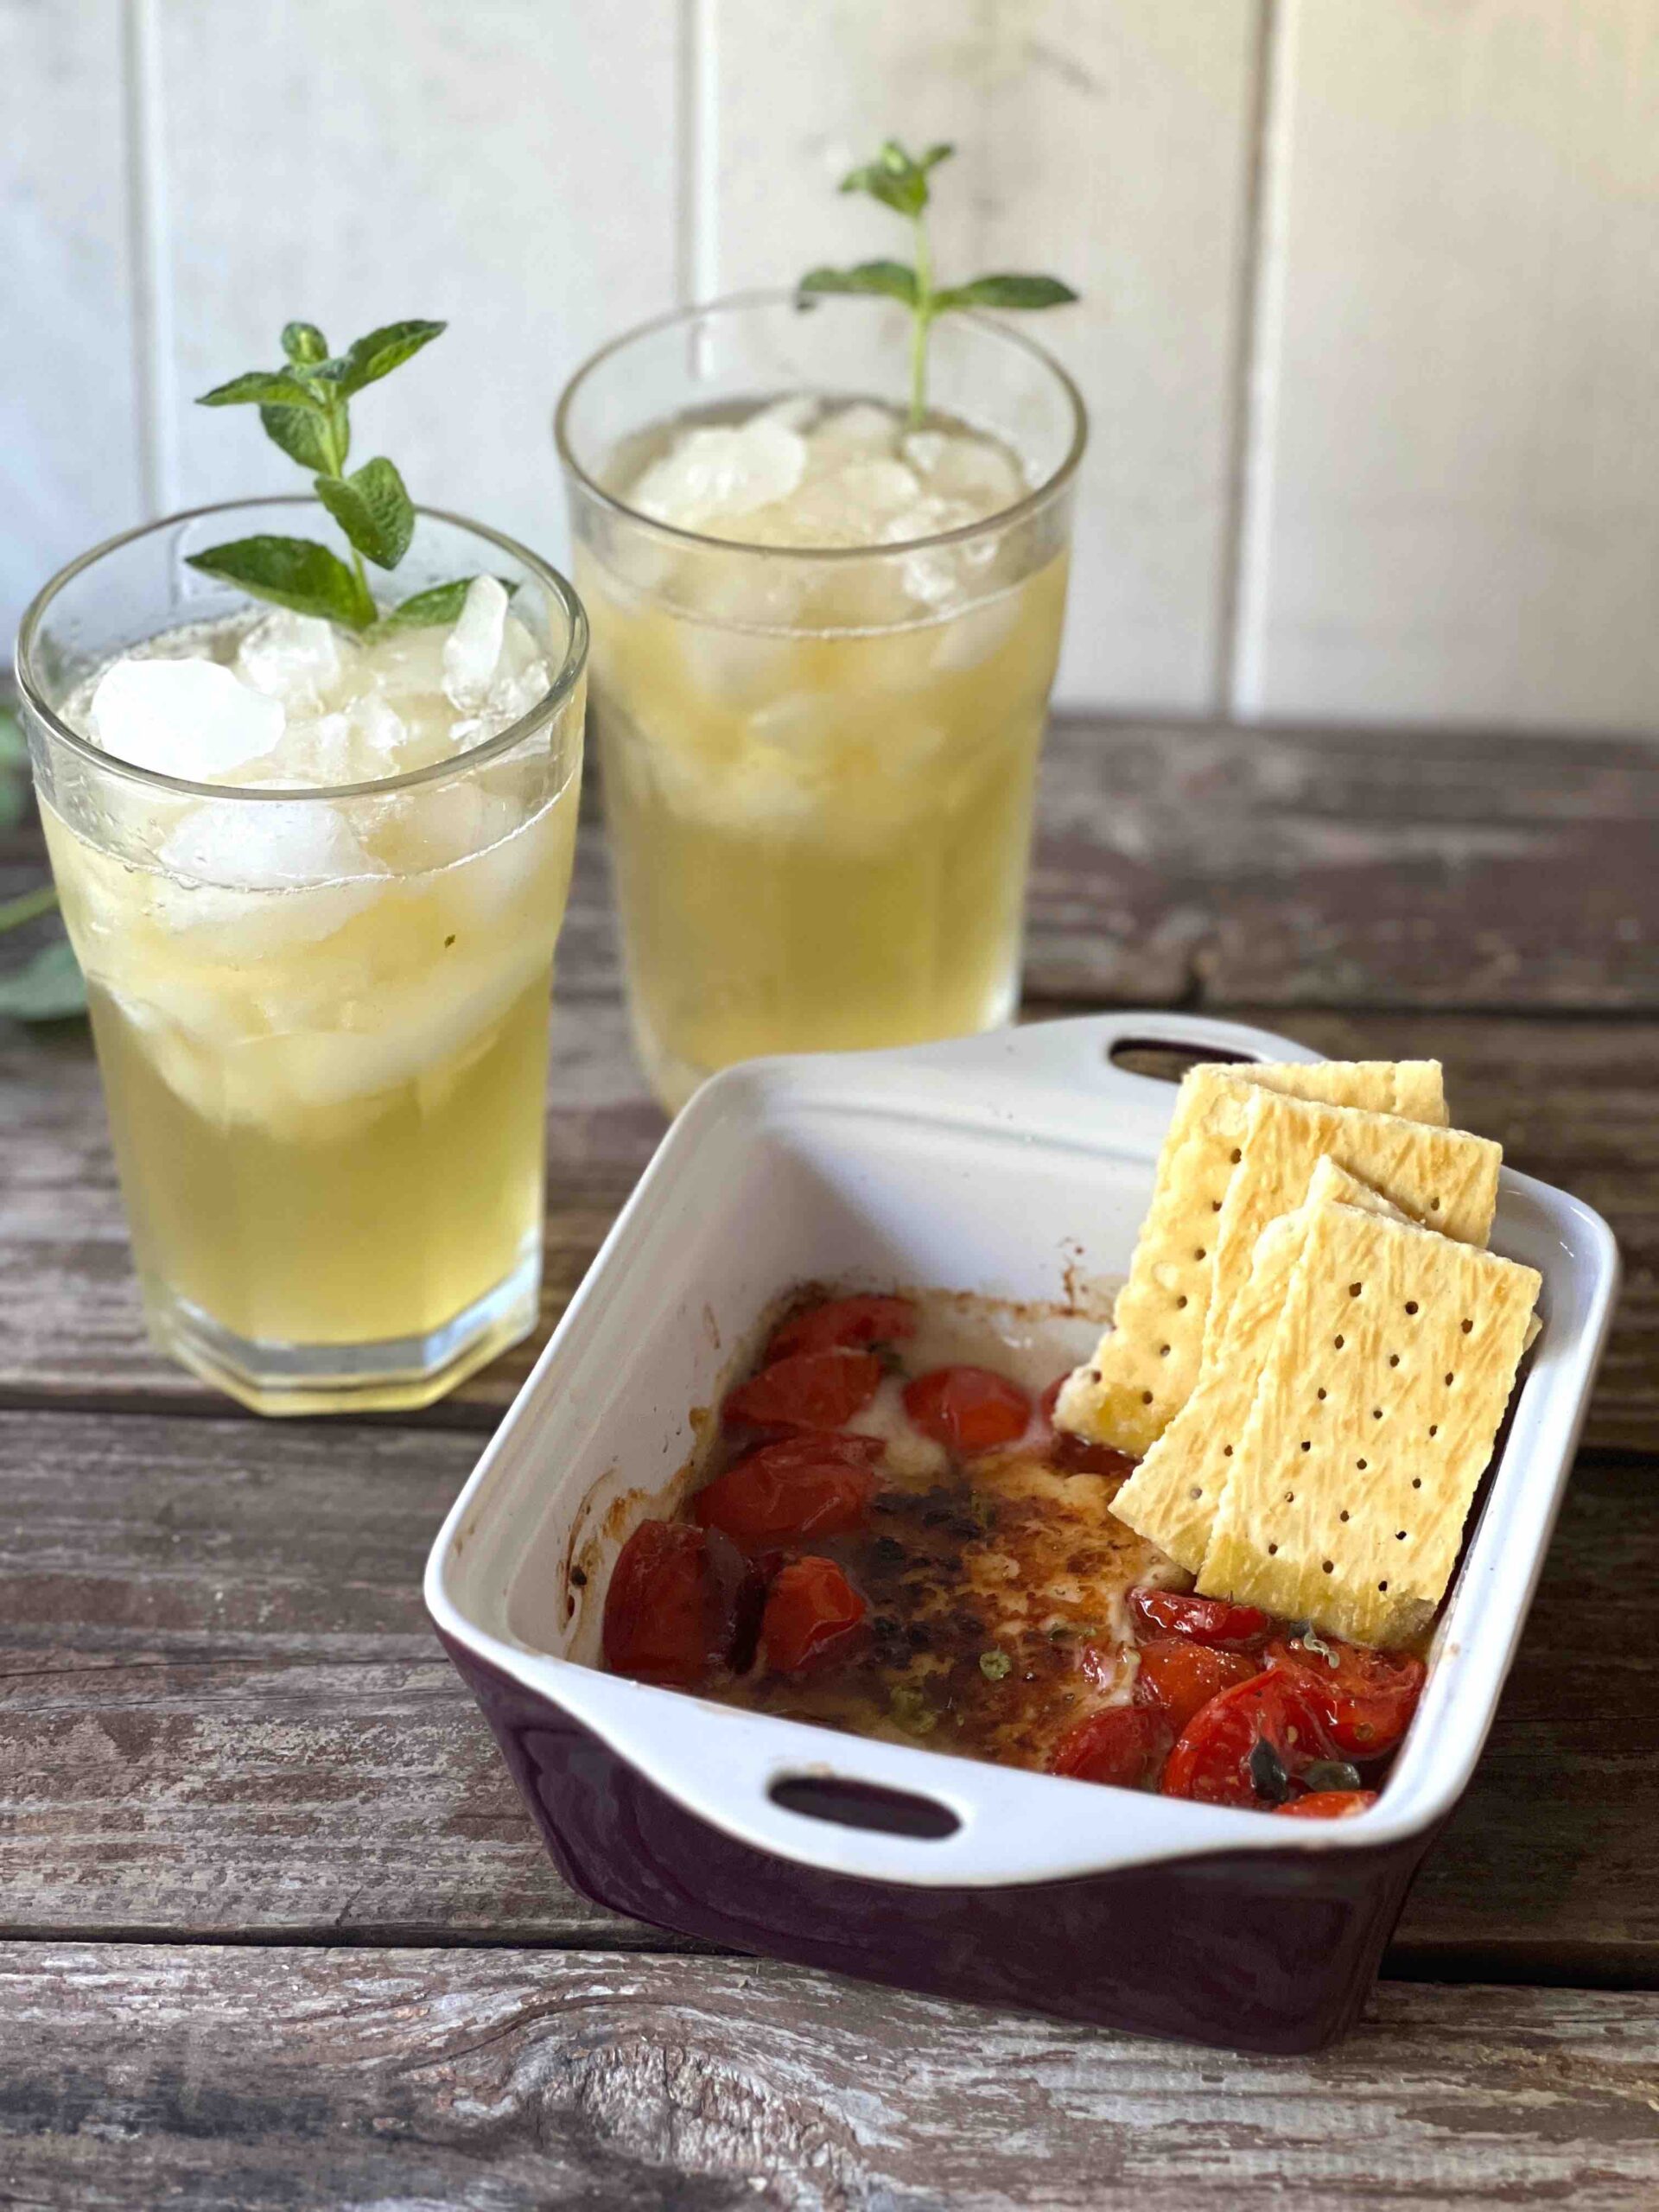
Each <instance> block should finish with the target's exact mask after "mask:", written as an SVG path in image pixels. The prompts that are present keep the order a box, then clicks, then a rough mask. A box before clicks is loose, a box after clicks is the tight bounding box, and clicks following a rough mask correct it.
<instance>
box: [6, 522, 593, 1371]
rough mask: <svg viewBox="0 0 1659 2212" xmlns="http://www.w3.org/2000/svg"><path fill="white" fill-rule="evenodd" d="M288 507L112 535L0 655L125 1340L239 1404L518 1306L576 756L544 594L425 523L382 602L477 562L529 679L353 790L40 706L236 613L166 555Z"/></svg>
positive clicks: (427, 1356)
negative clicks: (80, 1025) (125, 1306)
mask: <svg viewBox="0 0 1659 2212" xmlns="http://www.w3.org/2000/svg"><path fill="white" fill-rule="evenodd" d="M319 528H321V529H322V531H324V534H325V535H326V531H327V518H326V517H325V516H324V515H323V513H322V512H321V508H320V507H318V506H317V505H315V502H313V501H310V500H308V499H298V500H294V499H266V500H257V501H241V502H235V503H232V504H231V505H226V506H220V507H215V508H207V509H202V510H199V511H197V512H193V513H189V514H182V515H176V516H174V517H172V518H168V520H166V521H162V522H159V523H155V524H150V525H149V526H148V527H147V528H145V529H143V530H138V531H132V532H130V534H129V535H127V536H125V537H118V538H115V539H113V540H111V542H110V543H108V544H106V545H102V546H99V547H98V548H96V549H95V550H93V551H92V552H90V553H87V554H86V555H85V556H83V557H82V558H81V559H80V560H79V561H77V562H75V563H73V564H72V566H70V567H69V568H67V569H65V570H64V571H63V572H62V574H61V575H59V576H57V577H55V578H54V580H53V581H52V582H50V583H49V584H48V586H47V587H46V588H45V590H44V591H42V592H41V594H40V596H39V598H38V599H36V600H35V603H34V605H33V606H32V607H30V608H29V612H28V613H27V614H26V615H25V617H24V619H23V625H22V633H21V636H20V639H19V643H18V649H17V676H18V682H19V685H20V689H21V692H22V711H23V720H24V722H25V725H26V727H27V729H28V734H29V747H30V753H31V758H32V761H33V766H34V772H35V788H36V791H37V792H38V794H39V798H40V804H41V817H42V819H43V821H44V823H45V827H46V836H47V842H48V847H49V849H50V852H51V857H52V866H53V870H54V874H55V876H56V879H57V884H58V888H59V891H60V894H61V898H62V903H63V911H64V917H65V919H66V921H67V924H68V928H69V935H70V938H71V940H72V942H73V945H74V949H75V952H76V955H77V957H79V961H80V964H81V966H82V968H83V969H84V970H85V972H86V985H87V994H88V1000H89V1004H90V1008H91V1014H92V1031H93V1035H94V1038H95V1040H96V1043H97V1047H98V1058H99V1068H100V1071H101V1073H102V1077H103V1083H104V1094H105V1103H106V1106H107V1108H108V1112H109V1119H110V1128H111V1135H112V1137H113V1140H114V1148H115V1155H116V1161H117V1166H118V1171H119V1174H120V1179H121V1188H122V1192H123V1195H124V1200H125V1204H126V1209H127V1216H128V1220H129V1223H130V1228H131V1233H132V1244H133V1254H134V1258H135V1261H136V1262H137V1271H138V1276H139V1281H140V1284H141V1286H142V1289H143V1302H144V1310H145V1314H146V1317H147V1319H148V1322H149V1328H150V1331H151V1333H152V1335H153V1337H154V1338H155V1340H156V1344H158V1345H159V1346H160V1348H161V1349H162V1351H166V1352H168V1353H170V1354H171V1355H172V1356H173V1357H175V1358H176V1359H178V1360H180V1361H181V1362H182V1363H183V1364H184V1365H185V1366H186V1367H188V1368H190V1369H192V1370H194V1372H195V1373H197V1374H199V1375H200V1376H203V1377H204V1378H206V1379H207V1381H208V1382H210V1383H215V1384H217V1385H218V1386H219V1388H220V1389H224V1390H226V1391H228V1392H229V1393H230V1394H231V1395H232V1396H233V1397H235V1398H238V1399H239V1400H240V1401H241V1402H243V1403H244V1404H245V1405H248V1406H250V1407H252V1408H254V1409H256V1410H257V1411H258V1412H262V1413H316V1412H334V1411H344V1410H347V1409H349V1410H353V1411H359V1410H366V1409H369V1408H387V1407H404V1406H415V1405H422V1404H424V1403H426V1402H429V1400H431V1399H433V1398H435V1397H437V1396H439V1395H441V1394H442V1392H443V1391H445V1390H447V1389H450V1388H451V1387H452V1386H453V1385H454V1383H457V1382H459V1381H460V1380H461V1378H462V1377H463V1376H466V1375H467V1374H469V1373H470V1372H471V1371H472V1370H474V1368H476V1367H478V1366H480V1364H481V1363H483V1362H484V1361H486V1360H487V1359H489V1358H490V1357H493V1355H494V1354H495V1353H497V1352H498V1351H502V1350H504V1349H505V1347H506V1346H507V1345H509V1344H512V1343H514V1342H516V1341H517V1340H518V1338H521V1337H523V1336H524V1334H525V1333H526V1332H528V1331H529V1330H530V1329H531V1326H532V1325H533V1324H534V1322H535V1319H536V1314H537V1295H538V1289H539V1284H540V1277H541V1245H542V1237H541V1229H542V1215H543V1201H542V1192H543V1096H544V1091H545V1087H546V1056H547V1028H548V998H549V986H550V976H551V970H552V963H553V949H554V942H555V939H556V937H557V934H558V930H559V925H560V922H561V920H562V918H563V912H564V904H565V898H566V894H567V892H568V890H569V879H570V868H571V859H572V850H573V845H574V840H575V818H576V798H577V786H578V781H579V777H580V772H581V761H582V709H583V695H584V682H585V678H584V664H585V661H586V656H587V637H588V633H587V623H586V619H585V617H584V615H583V613H582V607H581V604H580V602H579V601H578V600H577V598H576V596H575V593H574V592H573V591H572V589H571V588H570V587H569V584H568V583H567V582H565V581H564V579H563V577H561V576H560V575H557V574H556V572H555V571H554V570H553V569H550V568H549V567H548V566H547V565H546V563H543V561H541V560H539V559H538V558H537V556H536V555H535V554H533V553H531V552H528V551H526V550H524V547H522V546H520V545H517V544H515V543H512V541H511V540H510V539H508V538H505V537H500V536H499V535H498V534H497V533H496V532H495V531H490V530H486V529H482V528H480V526H479V525H477V524H472V523H466V522H462V521H460V520H459V519H457V518H454V517H452V516H448V515H444V514H438V513H434V512H422V513H421V515H420V517H419V518H418V521H417V524H416V533H415V537H414V541H413V543H412V545H411V547H410V552H409V554H408V555H407V556H405V560H404V563H403V565H402V566H401V567H400V569H399V572H398V591H399V596H400V597H402V596H403V595H404V594H405V593H408V592H412V591H415V590H419V589H423V588H427V587H429V586H430V585H435V584H438V583H441V582H447V581H448V580H450V579H453V578H454V577H456V576H458V575H469V574H473V573H476V572H479V571H483V570H487V571H489V572H490V573H492V574H494V575H499V577H500V578H501V579H502V581H503V582H505V583H506V584H508V585H509V586H510V587H512V588H513V592H514V596H513V601H512V607H513V610H514V612H515V613H516V614H517V615H518V619H519V620H520V621H522V622H523V623H524V625H525V626H526V627H527V628H528V629H529V631H530V632H531V635H532V637H533V638H534V639H535V640H536V642H537V647H538V648H539V654H540V657H541V658H543V660H544V662H545V664H546V667H547V669H548V670H549V671H550V672H551V675H550V682H549V683H548V684H547V688H546V690H545V692H544V694H543V696H540V697H539V698H537V700H536V701H535V703H534V704H533V705H532V706H531V708H530V710H529V711H528V712H527V713H525V714H524V715H522V716H521V717H520V718H519V719H518V721H514V722H513V723H512V725H511V726H510V727H509V728H505V729H504V730H502V731H501V732H500V733H499V734H497V735H494V736H491V737H488V738H487V739H486V741H483V742H480V743H475V744H474V746H473V747H472V748H471V749H470V750H468V751H466V752H463V753H460V754H458V755H455V756H454V757H449V758H441V759H436V760H432V761H431V762H430V763H429V765H427V766H421V767H417V768H415V769H413V770H412V771H410V772H407V773H404V774H401V775H397V776H395V777H390V778H387V779H383V780H381V781H378V782H372V783H356V784H343V785H339V786H337V787H320V788H286V787H282V786H272V785H269V784H262V785H258V786H257V787H255V786H252V785H243V786H230V785H223V784H210V783H195V782H192V781H189V780H188V779H183V778H181V777H178V776H174V775H168V774H162V773H160V772H155V771H151V770H147V769H144V768H141V767H137V766H130V765H129V764H127V763H124V761H122V760H118V759H117V758H115V757H113V756H112V755H111V753H108V752H105V751H103V750H100V748H99V747H98V746H96V745H94V744H93V743H92V742H91V741H89V739H87V738H86V737H85V736H83V735H82V734H79V730H78V729H77V728H75V727H73V725H72V723H71V722H70V721H68V720H67V719H66V718H65V715H64V713H63V709H64V706H65V703H66V702H67V701H68V700H70V699H71V698H72V697H73V696H74V695H75V693H76V692H77V690H79V689H82V688H83V687H84V686H85V684H86V681H87V679H88V678H89V677H91V676H92V674H93V673H94V672H95V671H98V670H99V668H100V667H101V666H102V665H103V664H105V663H107V662H108V661H110V660H111V658H114V657H115V656H117V655H118V654H121V653H123V652H129V651H130V650H132V649H133V648H135V647H140V646H143V645H146V644H147V643H148V642H149V641H151V640H154V639H156V638H157V637H158V636H159V635H162V634H163V633H167V632H174V631H176V630H177V629H178V628H179V627H180V626H181V625H191V626H194V625H197V624H201V623H213V622H215V621H222V620H223V619H224V618H225V617H226V616H227V615H231V614H245V613H248V612H249V605H248V602H247V601H246V600H245V598H243V597H242V596H241V594H238V593H236V592H235V591H234V590H233V589H232V588H231V587H229V586H227V585H226V584H224V583H222V582H219V581H218V580H215V579H210V578H207V577H206V576H203V575H200V574H198V573H197V572H196V571H195V570H194V569H190V568H188V567H187V566H186V565H185V556H187V555H188V554H190V553H191V552H193V551H196V550H201V549H203V548H204V547H206V546H207V545H209V544H213V543H219V541H220V540H222V539H224V538H226V537H243V536H253V535H257V534H259V533H261V532H265V531H273V532H277V533H280V534H283V535H292V534H295V533H296V531H298V532H300V533H302V534H315V532H316V531H317V530H318V529H319ZM442 634H443V633H442V632H433V633H429V632H409V633H406V635H405V636H404V639H403V640H402V642H401V644H400V645H399V648H398V650H399V651H401V652H405V653H408V654H412V655H416V656H418V655H419V654H421V653H427V654H429V655H432V656H435V655H436V654H437V653H438V652H440V650H441V640H442ZM434 680H436V679H434ZM347 832H349V833H350V834H349V835H347V834H346V833H347Z"/></svg>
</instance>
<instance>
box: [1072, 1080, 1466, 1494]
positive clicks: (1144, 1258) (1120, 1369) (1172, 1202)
mask: <svg viewBox="0 0 1659 2212" xmlns="http://www.w3.org/2000/svg"><path fill="white" fill-rule="evenodd" d="M1262 1091H1270V1092H1272V1093H1274V1094H1275V1095H1282V1096H1291V1097H1296V1098H1301V1099H1313V1100H1320V1101H1324V1102H1327V1103H1334V1104H1338V1105H1349V1106H1356V1107H1364V1108H1367V1109H1370V1110H1371V1111H1372V1112H1374V1113H1378V1114H1393V1115H1397V1116H1401V1117H1402V1118H1406V1119H1411V1120H1414V1121H1421V1122H1429V1123H1434V1124H1437V1125H1443V1124H1444V1122H1445V1121H1446V1095H1445V1090H1444V1087H1443V1085H1442V1083H1441V1078H1440V1063H1439V1062H1438V1061H1436V1060H1315V1061H1309V1062H1306V1063H1305V1064H1304V1063H1301V1062H1288V1063H1285V1064H1282V1065H1281V1064H1278V1063H1271V1064H1262V1065H1238V1066H1231V1065H1228V1066H1211V1067H1199V1068H1194V1069H1193V1070H1192V1071H1191V1073H1190V1074H1189V1075H1188V1076H1187V1077H1186V1078H1185V1081H1184V1082H1183V1083H1182V1084H1181V1088H1180V1093H1179V1096H1178V1097H1177V1099H1176V1102H1175V1112H1174V1115H1173V1118H1172V1120H1171V1122H1170V1125H1169V1134H1168V1135H1167V1136H1166V1138H1165V1140H1164V1147H1163V1150H1162V1152H1161V1153H1160V1155H1159V1160H1158V1173H1157V1179H1156V1180H1155V1182H1154V1186H1153V1194H1152V1204H1151V1206H1150V1208H1149V1209H1148V1211H1147V1217H1146V1220H1145V1221H1144V1222H1143V1223H1142V1224H1141V1236H1140V1240H1139V1242H1138V1243H1137V1244H1136V1246H1135V1256H1134V1258H1133V1260H1132V1261H1131V1262H1130V1266H1129V1275H1128V1281H1127V1282H1126V1283H1125V1284H1124V1286H1123V1287H1122V1290H1121V1291H1120V1292H1119V1293H1118V1296H1117V1304H1116V1310H1115V1311H1114V1313H1113V1316H1112V1325H1111V1327H1110V1329H1109V1331H1108V1332H1106V1334H1105V1335H1104V1336H1103V1337H1102V1338H1101V1340H1100V1344H1099V1345H1098V1347H1097V1348H1096V1352H1095V1356H1094V1357H1093V1359H1091V1360H1090V1362H1089V1363H1088V1365H1087V1366H1086V1367H1080V1368H1078V1369H1077V1370H1076V1371H1075V1372H1074V1373H1073V1374H1072V1375H1071V1376H1070V1377H1069V1378H1068V1380H1067V1382H1066V1385H1065V1389H1064V1390H1063V1391H1062V1392H1061V1394H1060V1399H1059V1403H1058V1408H1057V1409H1056V1418H1057V1420H1058V1421H1059V1424H1060V1426H1061V1427H1064V1428H1069V1429H1072V1430H1075V1431H1076V1432H1077V1433H1078V1434H1080V1435H1084V1436H1091V1437H1094V1438H1096V1439H1097V1440H1100V1441H1102V1442H1103V1443H1108V1444H1113V1445H1116V1446H1117V1447H1118V1448H1119V1449H1120V1450H1122V1451H1125V1452H1137V1453H1139V1452H1146V1451H1147V1450H1148V1449H1149V1448H1150V1446H1152V1445H1153V1444H1154V1443H1155V1442H1156V1440H1157V1439H1158V1438H1159V1437H1160V1435H1161V1434H1162V1433H1163V1431H1164V1429H1165V1427H1166V1426H1167V1424H1168V1423H1169V1422H1170V1421H1172V1420H1173V1417H1174V1416H1175V1414H1177V1413H1178V1412H1179V1410H1180V1408H1181V1407H1182V1406H1183V1405H1185V1402H1186V1401H1187V1399H1188V1397H1189V1396H1190V1395H1192V1389H1193V1388H1194V1386H1195V1384H1196V1383H1197V1381H1198V1362H1199V1356H1200V1353H1201V1351H1202V1350H1203V1345H1204V1331H1205V1317H1206V1315H1207V1313H1208V1312H1209V1306H1210V1294H1211V1254H1212V1249H1213V1247H1214V1245H1215V1242H1216V1239H1215V1236H1214V1230H1215V1226H1216V1222H1217V1217H1218V1216H1219V1215H1220V1213H1221V1211H1222V1207H1223V1204H1224V1200H1225V1198H1226V1196H1227V1191H1228V1185H1229V1184H1230V1181H1231V1179H1232V1174H1233V1169H1234V1166H1235V1164H1236V1157H1237V1154H1238V1152H1239V1148H1240V1146H1241V1143H1242V1141H1243V1133H1244V1111H1245V1108H1246V1106H1247V1104H1248V1103H1249V1100H1250V1099H1251V1098H1253V1097H1255V1096H1257V1095H1258V1093H1260V1092H1262ZM1312 1172H1313V1160H1308V1162H1307V1163H1306V1166H1305V1167H1304V1168H1303V1170H1302V1173H1301V1178H1300V1182H1299V1183H1298V1184H1297V1185H1296V1187H1295V1189H1294V1191H1287V1192H1286V1194H1285V1197H1284V1201H1283V1204H1282V1205H1278V1206H1274V1208H1273V1209H1272V1211H1274V1212H1282V1211H1287V1210H1288V1209H1289V1208H1290V1207H1291V1206H1293V1205H1294V1204H1295V1203H1296V1200H1297V1198H1299V1197H1300V1194H1301V1192H1303V1191H1304V1190H1305V1189H1306V1186H1307V1180H1308V1177H1309V1176H1310V1175H1311V1173H1312ZM1364 1172H1365V1171H1364V1169H1363V1167H1361V1168H1359V1169H1357V1173H1360V1174H1362V1175H1363V1173H1364Z"/></svg>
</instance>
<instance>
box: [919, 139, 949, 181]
mask: <svg viewBox="0 0 1659 2212" xmlns="http://www.w3.org/2000/svg"><path fill="white" fill-rule="evenodd" d="M956 150H957V149H956V148H955V147H954V146H952V145H950V143H946V142H941V143H939V144H938V145H937V146H930V147H929V148H928V149H927V151H926V152H925V154H924V155H923V156H922V158H921V160H920V161H919V162H917V164H916V166H917V168H918V169H920V170H921V172H922V174H923V175H926V174H927V172H928V170H929V169H936V168H938V166H939V163H940V162H948V161H950V159H951V158H952V156H954V155H955V153H956Z"/></svg>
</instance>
